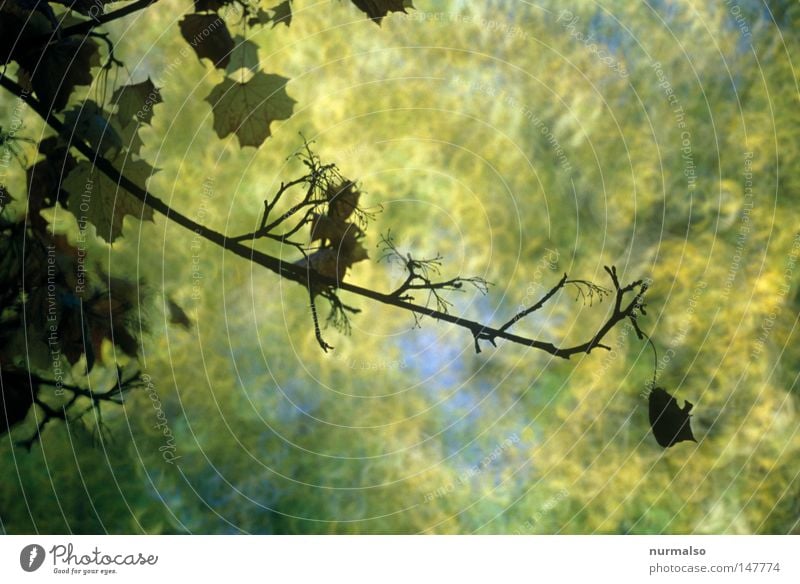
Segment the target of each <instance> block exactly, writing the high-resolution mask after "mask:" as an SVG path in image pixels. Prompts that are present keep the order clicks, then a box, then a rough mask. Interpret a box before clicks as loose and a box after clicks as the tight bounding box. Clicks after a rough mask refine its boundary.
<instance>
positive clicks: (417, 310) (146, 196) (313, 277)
mask: <svg viewBox="0 0 800 584" xmlns="http://www.w3.org/2000/svg"><path fill="white" fill-rule="evenodd" d="M0 86H2V87H3V88H5V89H6V90H8V91H10V92H12V93H14V94H15V95H17V96H18V97H19V98H20V99H22V100H24V101H25V103H27V104H28V106H30V108H31V109H32V110H34V111H35V112H36V113H37V114H38V115H39V116H41V117H42V119H44V120H45V122H46V123H47V124H49V125H50V126H51V127H52V128H53V129H54V130H55V131H56V132H58V133H59V134H62V135H66V134H65V128H64V124H63V123H62V122H60V121H59V120H58V119H57V118H56V117H55V116H54V115H53V112H51V111H48V110H47V109H46V108H45V107H44V106H43V105H42V104H41V102H39V101H38V100H36V99H34V98H33V97H32V96H31V95H30V94H28V93H27V92H26V91H25V90H23V89H22V87H20V86H19V85H18V84H17V83H15V82H14V81H13V80H11V79H9V78H8V77H6V76H4V75H0ZM70 146H71V147H73V148H75V149H76V150H77V151H78V152H80V153H81V154H83V155H84V156H85V157H86V158H88V159H89V160H91V161H92V162H93V164H94V165H95V166H96V167H97V168H98V169H99V170H100V171H101V172H102V173H103V174H105V175H106V176H107V177H108V178H110V179H112V180H114V181H115V182H116V183H117V184H118V185H120V186H121V187H123V188H124V189H125V190H127V191H128V192H130V193H131V194H132V195H133V196H135V197H136V198H137V199H139V200H140V201H141V202H142V203H143V204H145V205H147V206H148V207H150V208H151V209H153V210H154V211H158V212H159V213H160V214H162V215H164V216H165V217H166V218H167V219H170V220H172V221H174V222H175V223H177V224H178V225H180V226H181V227H184V228H185V229H188V230H189V231H191V232H192V233H194V234H196V235H199V236H200V237H202V238H204V239H206V240H207V241H209V242H211V243H213V244H215V245H217V246H219V247H221V248H223V249H226V250H228V251H230V252H231V253H233V254H235V255H237V256H239V257H241V258H244V259H246V260H248V261H250V262H253V263H255V264H258V265H260V266H262V267H264V268H266V269H268V270H270V271H272V272H274V273H276V274H278V275H279V276H281V277H283V278H286V279H288V280H291V281H294V282H297V283H299V284H302V285H303V286H305V287H306V288H308V289H309V290H311V289H312V287H317V288H318V287H319V286H320V285H321V286H323V287H324V286H328V287H331V288H334V289H338V290H344V291H346V292H350V293H352V294H357V295H359V296H362V297H364V298H369V299H371V300H374V301H376V302H380V303H382V304H386V305H389V306H394V307H396V308H400V309H403V310H407V311H410V312H412V313H414V314H418V315H422V316H428V317H431V318H434V319H436V320H440V321H444V322H448V323H450V324H453V325H455V326H458V327H461V328H464V329H467V330H468V331H470V333H471V334H472V336H473V338H474V341H475V348H476V351H477V352H480V347H479V344H478V342H479V341H480V340H487V341H489V342H491V343H492V344H493V345H494V344H495V340H496V339H505V340H507V341H510V342H513V343H516V344H519V345H523V346H526V347H531V348H534V349H539V350H542V351H545V352H547V353H550V354H551V355H553V356H556V357H560V358H563V359H569V358H570V357H571V356H572V355H575V354H578V353H589V352H591V351H592V350H593V349H596V348H603V349H609V347H608V346H606V345H603V344H602V343H601V341H602V339H603V337H605V335H606V334H607V333H608V332H609V331H610V330H611V329H612V328H613V327H614V325H615V324H617V323H618V322H619V321H621V320H623V319H625V318H634V319H635V318H636V316H637V312H636V311H637V309H638V308H640V307H641V306H643V304H642V296H643V294H644V292H645V291H646V290H647V285H646V284H644V283H643V282H642V281H641V280H637V281H635V282H633V283H631V284H628V285H626V286H624V287H621V286H620V284H619V281H618V279H617V273H616V269H615V268H606V271H607V272H608V273H609V275H610V276H611V279H612V282H613V283H614V288H615V290H616V293H617V295H616V300H615V306H614V310H613V311H612V314H611V316H610V317H609V319H608V320H607V321H606V322H605V324H604V325H603V326H602V327H601V328H600V329H599V330H598V331H597V333H596V334H595V335H594V336H593V337H592V338H591V339H590V340H589V341H587V342H585V343H582V344H579V345H575V346H573V347H566V348H562V347H558V346H556V345H554V344H553V343H551V342H548V341H540V340H537V339H530V338H526V337H523V336H520V335H515V334H512V333H509V332H508V331H507V330H505V329H504V328H503V327H501V328H499V329H497V328H493V327H490V326H487V325H483V324H481V323H479V322H475V321H472V320H468V319H465V318H461V317H458V316H453V315H451V314H448V313H447V312H444V311H440V310H434V309H432V308H428V307H427V306H421V305H418V304H413V303H411V302H408V301H406V300H404V299H402V298H398V297H397V295H395V294H394V293H389V294H384V293H382V292H377V291H375V290H371V289H369V288H363V287H361V286H356V285H354V284H350V283H348V282H344V281H340V280H338V279H335V278H329V277H326V276H323V275H321V274H319V273H317V272H316V271H313V270H312V269H311V268H310V267H309V266H306V267H303V266H299V265H295V264H292V263H287V262H284V261H282V260H281V259H279V258H276V257H273V256H270V255H268V254H266V253H263V252H260V251H258V250H256V249H253V248H251V247H247V246H246V245H243V244H242V243H241V242H240V241H239V239H240V238H238V237H234V238H229V237H227V236H226V235H224V234H222V233H219V232H217V231H214V230H212V229H210V228H208V227H206V226H205V225H202V224H200V223H197V222H195V221H193V220H192V219H190V218H189V217H187V216H186V215H183V214H182V213H180V212H178V211H176V210H174V209H172V208H171V207H170V206H169V205H167V204H166V203H164V202H163V201H162V200H161V199H159V198H157V197H154V196H153V195H152V194H151V193H149V192H148V191H147V190H145V189H144V188H142V187H141V186H139V185H137V184H136V183H134V182H132V181H131V180H130V179H128V178H127V177H126V176H124V175H123V174H121V173H120V172H119V171H118V170H117V169H116V168H115V167H114V166H113V165H112V164H111V162H109V161H108V160H107V159H106V158H103V157H102V156H99V155H98V153H97V152H96V151H95V150H94V149H92V148H91V147H90V146H89V145H88V144H86V143H85V142H84V141H83V140H81V139H76V140H74V141H72V142H71V143H70ZM562 286H563V283H561V282H559V285H557V287H556V289H554V290H555V291H557V289H559V288H561V287H562ZM637 287H638V288H639V291H638V292H637V294H636V295H635V297H634V299H633V300H632V301H631V302H630V304H628V305H627V306H626V307H624V308H623V307H622V301H623V297H624V296H625V294H626V293H628V292H631V291H632V290H634V289H635V288H637ZM555 291H553V292H552V294H555ZM552 294H551V296H552ZM312 302H313V300H312ZM529 312H532V310H529V311H528V313H529ZM520 318H521V317H520ZM518 320H519V318H516V317H515V319H512V321H510V324H509V323H507V324H508V326H511V324H513V323H514V322H517V321H518ZM317 326H318V325H317ZM508 326H506V327H505V328H506V329H507V328H508Z"/></svg>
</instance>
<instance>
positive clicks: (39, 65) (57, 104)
mask: <svg viewBox="0 0 800 584" xmlns="http://www.w3.org/2000/svg"><path fill="white" fill-rule="evenodd" d="M19 64H20V67H21V69H22V70H23V72H24V74H25V75H27V76H28V78H29V79H30V84H31V87H33V90H34V91H35V92H36V95H37V96H38V97H39V100H40V101H41V102H42V103H43V105H44V106H45V107H48V108H52V109H53V110H55V111H61V110H62V109H64V107H65V106H66V105H67V101H68V100H69V96H70V94H71V93H72V91H73V90H74V89H75V87H76V86H78V85H90V84H91V83H92V73H91V69H92V67H94V66H95V65H99V64H100V55H99V51H98V46H97V43H95V42H94V41H93V40H91V39H80V40H79V39H76V38H64V39H61V40H59V41H57V42H55V43H52V44H49V45H47V46H46V48H45V49H44V50H43V51H42V50H39V49H35V50H31V51H28V52H27V53H26V54H25V55H23V56H22V57H20V59H19Z"/></svg>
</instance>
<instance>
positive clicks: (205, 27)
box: [178, 14, 234, 69]
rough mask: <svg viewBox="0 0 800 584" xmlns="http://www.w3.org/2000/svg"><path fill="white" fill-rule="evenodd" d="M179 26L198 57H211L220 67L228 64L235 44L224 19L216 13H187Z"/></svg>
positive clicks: (222, 67)
mask: <svg viewBox="0 0 800 584" xmlns="http://www.w3.org/2000/svg"><path fill="white" fill-rule="evenodd" d="M178 26H180V29H181V35H182V36H183V38H184V39H186V42H187V43H189V44H190V45H191V47H192V48H193V49H194V52H195V53H196V54H197V58H198V59H209V60H210V61H211V62H212V63H214V66H215V67H217V68H218V69H224V68H225V67H227V66H228V63H229V62H230V60H231V51H232V50H233V48H234V44H233V39H232V38H231V33H230V32H228V27H227V26H226V25H225V21H224V20H222V19H221V18H220V17H219V16H217V15H216V14H187V15H186V16H184V17H183V20H181V21H180V22H179V23H178Z"/></svg>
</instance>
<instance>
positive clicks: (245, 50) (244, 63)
mask: <svg viewBox="0 0 800 584" xmlns="http://www.w3.org/2000/svg"><path fill="white" fill-rule="evenodd" d="M233 42H234V43H236V46H235V48H234V49H233V52H232V53H231V60H230V63H228V67H227V68H226V69H225V70H226V71H227V73H228V75H231V76H233V75H234V73H236V72H237V71H240V70H241V69H246V70H247V71H250V72H251V73H255V72H256V71H258V66H259V58H258V45H257V44H255V43H254V42H252V41H248V40H247V39H245V38H244V37H242V36H238V35H237V36H236V38H234V39H233Z"/></svg>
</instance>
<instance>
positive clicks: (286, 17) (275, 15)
mask: <svg viewBox="0 0 800 584" xmlns="http://www.w3.org/2000/svg"><path fill="white" fill-rule="evenodd" d="M270 10H271V11H272V28H275V27H276V26H278V25H279V24H285V25H286V26H287V27H288V26H290V25H291V24H292V2H291V0H285V1H284V2H281V3H280V4H278V5H277V6H273V7H272V8H270Z"/></svg>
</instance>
